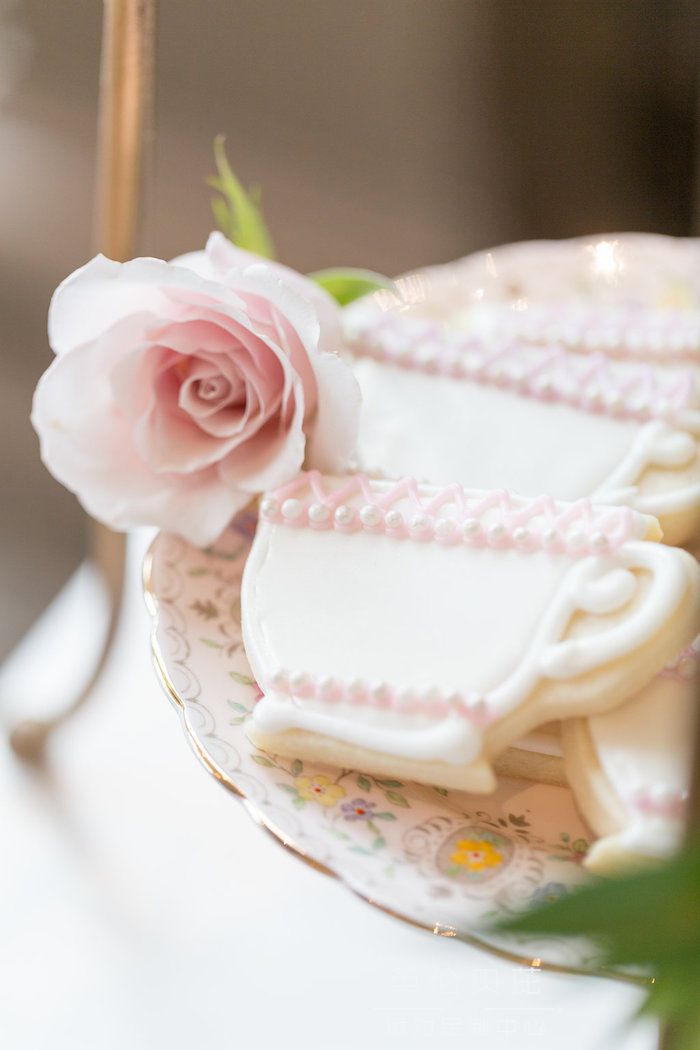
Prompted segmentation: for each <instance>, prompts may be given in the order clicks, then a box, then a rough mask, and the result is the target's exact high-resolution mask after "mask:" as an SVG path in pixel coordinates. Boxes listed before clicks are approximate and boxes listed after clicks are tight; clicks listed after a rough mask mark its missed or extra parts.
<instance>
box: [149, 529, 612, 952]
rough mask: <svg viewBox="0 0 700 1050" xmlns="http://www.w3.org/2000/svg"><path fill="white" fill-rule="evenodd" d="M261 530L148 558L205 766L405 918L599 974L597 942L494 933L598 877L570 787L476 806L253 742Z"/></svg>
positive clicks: (161, 648) (170, 669) (511, 793)
mask: <svg viewBox="0 0 700 1050" xmlns="http://www.w3.org/2000/svg"><path fill="white" fill-rule="evenodd" d="M254 527H255V519H254V518H253V517H252V516H251V515H243V516H241V517H239V518H238V519H237V520H236V521H235V522H234V524H233V525H232V526H231V527H230V528H229V529H228V530H227V532H226V533H225V534H224V535H223V537H222V538H221V540H220V541H219V542H218V543H217V545H216V546H214V547H212V548H209V549H207V550H204V551H202V550H198V549H196V548H194V547H191V546H189V545H188V544H187V543H185V542H184V541H183V540H181V539H178V538H175V537H173V536H171V535H167V534H164V533H161V534H160V535H159V536H158V537H157V538H156V540H155V541H154V543H153V545H152V547H151V549H150V551H149V553H148V556H147V559H146V565H145V590H146V600H147V604H148V608H149V611H150V612H151V614H152V616H153V631H152V643H153V653H154V658H155V662H156V667H157V670H158V672H159V676H160V679H161V681H162V683H163V685H164V687H165V689H166V691H167V693H168V695H169V696H170V698H171V699H172V700H173V701H174V703H175V704H176V706H177V707H178V709H179V711H180V714H181V718H182V723H183V727H184V729H185V731H186V733H187V735H188V736H189V738H190V740H191V742H192V744H193V746H194V750H195V752H196V754H197V755H198V756H199V758H200V759H201V761H202V763H203V764H204V766H205V767H206V768H207V769H208V770H209V772H210V773H211V774H212V775H213V776H214V777H215V778H216V779H217V780H219V781H220V782H221V783H223V784H224V785H225V786H227V787H228V788H229V789H230V790H231V791H232V792H234V793H235V794H236V795H237V796H239V797H240V798H241V799H242V800H244V801H245V804H246V807H247V809H248V811H249V812H250V813H251V815H252V816H253V817H254V819H256V820H257V821H258V822H259V823H260V824H261V825H262V826H264V827H265V828H267V829H268V830H269V831H270V832H272V834H273V835H274V836H276V837H277V838H278V839H279V841H280V842H281V843H282V844H284V845H285V846H287V847H288V848H290V849H292V850H293V851H294V852H296V853H297V854H298V855H299V856H300V857H301V858H302V859H304V860H306V861H307V862H309V863H310V864H311V865H312V866H313V867H315V868H317V869H318V870H321V871H323V872H325V873H327V874H331V875H334V876H336V877H337V878H339V879H340V880H341V881H342V882H343V883H345V885H346V886H347V887H348V888H349V889H351V890H353V891H354V892H355V893H357V894H358V895H359V896H360V897H362V898H363V899H365V900H366V901H368V902H369V903H371V904H374V905H376V906H378V907H380V908H382V909H383V910H385V911H387V912H389V913H390V914H392V915H393V916H395V917H398V918H402V919H404V920H406V921H408V922H410V923H413V924H415V925H417V926H420V927H423V928H425V929H427V930H429V931H431V932H433V933H435V934H439V935H441V936H446V937H457V938H459V939H463V940H465V941H468V942H470V943H475V944H478V945H480V946H483V947H485V948H488V949H490V950H493V951H495V952H498V953H499V954H502V955H505V956H508V957H510V958H513V959H515V960H517V961H519V962H521V963H524V964H526V965H530V966H542V967H553V968H564V969H567V970H588V971H590V970H596V953H595V950H594V948H593V947H592V946H591V945H590V944H582V943H581V942H580V941H573V940H567V939H564V938H561V939H558V940H549V941H546V942H542V941H539V942H538V941H535V940H533V939H530V938H528V939H518V940H514V939H512V938H511V939H509V940H507V941H506V940H504V939H503V938H497V937H496V936H495V935H493V934H492V933H490V932H489V931H488V926H489V923H490V922H491V921H492V920H493V919H494V918H496V917H497V916H500V915H504V914H505V915H507V914H510V913H513V912H515V911H517V910H519V909H522V908H523V907H526V906H527V905H528V904H530V903H534V902H538V901H542V900H547V899H552V898H555V897H558V896H560V895H562V894H564V893H567V892H568V891H569V890H570V888H571V887H573V886H575V885H577V884H580V883H581V882H582V881H584V880H585V879H587V878H589V877H590V876H588V875H587V874H586V873H585V871H584V870H583V869H582V868H581V866H580V861H581V859H582V857H583V856H584V855H585V852H586V850H587V848H588V845H589V839H590V832H589V830H588V829H587V828H586V826H585V825H584V824H583V822H582V820H581V818H580V817H579V815H578V814H577V812H576V809H575V806H574V802H573V799H572V796H571V793H570V792H569V791H568V790H567V789H566V788H563V787H553V786H548V785H544V784H534V783H529V782H525V781H519V780H512V779H505V778H503V779H501V780H500V782H499V787H498V790H497V791H496V792H495V794H493V795H467V794H463V793H460V792H457V791H447V790H445V789H444V788H439V787H426V786H423V785H419V784H413V783H406V782H402V781H400V780H397V779H390V778H377V777H374V776H369V775H367V774H365V773H363V772H362V771H359V770H351V769H335V768H328V767H323V766H319V765H313V764H310V763H308V762H302V761H301V759H298V758H297V759H287V758H281V757H279V756H276V755H270V754H266V753H263V752H262V751H260V750H258V749H257V748H256V747H254V746H253V744H251V743H250V741H249V740H248V738H247V736H246V720H247V718H248V716H249V714H250V712H251V710H252V707H253V705H254V704H255V702H256V700H257V697H258V695H259V692H258V689H257V686H256V683H255V682H254V681H253V679H252V678H251V676H250V671H249V668H248V665H247V662H246V655H245V651H244V648H243V643H242V641H241V627H240V603H239V592H240V581H241V574H242V570H243V566H244V564H245V560H246V557H247V553H248V550H249V547H250V543H251V539H252V533H253V530H254ZM597 972H600V971H597Z"/></svg>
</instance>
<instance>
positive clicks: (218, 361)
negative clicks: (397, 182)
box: [32, 234, 359, 546]
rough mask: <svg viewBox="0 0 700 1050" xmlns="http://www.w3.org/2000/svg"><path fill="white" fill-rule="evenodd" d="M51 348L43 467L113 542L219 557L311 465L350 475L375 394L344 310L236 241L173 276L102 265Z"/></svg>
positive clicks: (65, 308) (67, 312) (211, 246)
mask: <svg viewBox="0 0 700 1050" xmlns="http://www.w3.org/2000/svg"><path fill="white" fill-rule="evenodd" d="M49 340H50V342H51V346H52V348H53V350H54V351H55V353H56V358H55V360H54V361H53V363H52V365H51V367H50V368H49V369H48V370H47V371H46V373H45V374H44V375H43V376H42V378H41V380H40V382H39V384H38V386H37V389H36V393H35V396H34V409H33V413H32V422H33V423H34V427H35V428H36V430H37V432H38V434H39V436H40V438H41V453H42V458H43V460H44V463H45V464H46V466H47V467H48V469H49V470H50V471H51V473H52V474H53V475H54V476H55V477H56V478H58V480H59V481H61V482H62V483H63V484H64V485H65V486H66V487H67V488H69V489H71V490H72V491H73V492H75V493H76V494H77V496H78V498H79V499H80V501H81V503H82V504H83V506H84V507H85V509H86V510H87V511H88V512H89V513H90V514H92V515H93V517H95V518H98V519H99V520H100V521H103V522H105V523H106V524H108V525H110V526H112V527H113V528H116V529H127V528H131V527H133V526H137V525H157V526H158V527H159V528H163V529H167V530H169V531H171V532H177V533H179V534H180V535H182V536H184V537H185V538H186V539H188V540H189V541H190V542H191V543H194V544H197V545H200V546H204V545H206V544H208V543H211V542H212V541H213V540H214V539H216V537H217V536H218V535H219V534H220V533H221V532H222V530H223V529H224V528H225V526H226V525H227V524H228V522H229V520H230V519H231V517H232V516H233V515H234V514H235V513H236V512H237V511H238V510H240V509H241V508H242V507H243V506H245V504H246V503H248V502H249V501H250V499H251V498H252V497H253V496H255V495H256V494H257V493H259V492H262V491H263V490H265V489H267V488H274V487H276V486H278V485H281V484H284V482H285V481H287V480H289V479H291V478H292V477H293V476H294V475H295V474H296V473H297V471H298V470H299V469H300V468H301V466H302V464H303V463H304V460H305V459H306V462H307V465H311V466H316V467H318V468H319V469H320V470H324V471H328V472H333V471H336V472H338V471H343V470H344V469H346V468H347V465H348V459H349V456H350V455H351V453H352V450H353V447H354V440H355V433H356V426H357V417H358V412H359V391H358V388H357V384H356V382H355V379H354V378H353V376H352V374H351V372H350V371H349V369H348V367H347V366H346V365H345V364H344V363H343V362H342V361H341V360H340V358H339V357H338V356H337V355H336V353H335V351H337V350H338V349H339V348H340V346H341V342H340V336H339V331H338V325H337V307H336V305H335V303H334V301H333V300H332V299H331V298H330V296H328V295H326V293H325V292H324V291H322V290H321V289H320V288H319V287H318V286H317V285H315V284H313V283H312V282H311V281H309V280H307V279H306V278H305V277H302V276H301V274H298V273H295V272H294V271H293V270H289V269H288V268H287V267H284V266H280V265H278V264H275V263H268V262H265V261H264V260H260V259H258V258H257V257H256V256H253V255H250V254H249V253H248V252H243V251H241V250H239V249H237V248H234V247H233V245H231V244H230V243H229V242H228V241H226V239H225V238H224V237H223V236H221V235H220V234H212V236H211V237H210V238H209V242H208V244H207V247H206V250H205V251H203V252H193V253H191V254H190V255H184V256H182V257H181V258H179V259H175V260H173V262H171V263H167V262H163V261H162V260H160V259H134V260H133V261H132V262H128V263H123V264H122V263H115V262H111V261H110V260H109V259H105V258H104V257H103V256H99V255H98V256H96V258H94V259H93V260H92V261H91V262H89V263H87V265H86V266H84V267H82V269H80V270H77V271H76V272H75V273H74V274H72V275H71V276H70V277H68V278H67V279H66V280H65V281H64V282H63V283H62V284H61V285H60V286H59V288H58V289H57V290H56V292H55V294H54V297H53V300H52V302H51V308H50V311H49Z"/></svg>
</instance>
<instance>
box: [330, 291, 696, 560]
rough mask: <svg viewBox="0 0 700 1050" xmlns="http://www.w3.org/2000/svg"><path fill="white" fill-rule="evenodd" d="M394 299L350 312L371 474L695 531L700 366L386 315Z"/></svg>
mask: <svg viewBox="0 0 700 1050" xmlns="http://www.w3.org/2000/svg"><path fill="white" fill-rule="evenodd" d="M382 301H383V300H382V299H381V296H376V297H374V298H373V299H371V300H369V301H367V302H361V303H359V304H357V306H356V307H355V308H354V309H353V308H350V310H348V311H347V314H346V331H347V340H348V345H349V348H350V350H351V360H352V361H353V366H354V370H355V374H356V376H357V379H358V381H359V383H360V387H361V390H362V409H361V416H360V434H359V441H358V459H359V466H360V468H361V469H363V470H366V471H367V472H368V473H370V474H374V475H377V476H386V477H401V476H403V475H404V474H406V473H408V472H410V473H413V474H415V475H417V476H418V477H420V478H422V479H424V480H426V481H429V482H431V483H435V484H443V483H447V482H449V481H457V482H459V483H460V484H463V485H468V486H473V487H480V488H494V487H503V488H507V489H509V490H510V491H512V492H518V493H520V494H521V495H524V496H538V495H540V494H541V493H543V492H547V493H549V494H551V495H552V496H553V497H554V498H555V499H565V500H576V499H580V498H590V499H592V500H594V501H596V502H600V503H606V504H624V505H628V506H631V507H633V508H634V509H635V510H638V511H640V512H642V513H645V514H652V515H653V516H655V517H657V518H658V519H659V522H660V524H661V527H662V530H663V533H664V540H665V542H668V543H684V542H685V541H687V540H688V539H689V538H691V537H692V536H693V535H694V533H695V530H696V528H697V527H698V525H699V524H700V445H699V439H700V383H699V381H698V377H697V374H696V370H695V369H688V368H684V367H681V366H674V367H670V368H666V367H664V368H657V367H655V366H653V365H649V364H644V363H640V362H634V361H618V360H611V359H610V358H608V357H606V356H605V355H604V354H602V353H597V354H594V355H582V354H575V353H571V352H569V351H567V350H565V349H563V348H562V347H561V346H536V345H530V344H523V343H519V344H518V343H509V342H506V343H490V342H488V341H486V340H484V339H480V338H474V337H470V336H469V337H467V336H464V335H462V334H455V333H454V332H451V331H449V330H448V329H446V328H445V327H444V326H442V325H440V323H439V322H438V321H437V320H436V319H434V318H433V319H426V318H421V317H417V316H414V315H413V314H411V313H409V314H407V315H406V314H404V313H402V312H401V311H398V310H394V309H389V310H387V311H386V312H385V313H382V312H381V309H380V306H379V304H380V303H381V302H382ZM698 374H700V373H698Z"/></svg>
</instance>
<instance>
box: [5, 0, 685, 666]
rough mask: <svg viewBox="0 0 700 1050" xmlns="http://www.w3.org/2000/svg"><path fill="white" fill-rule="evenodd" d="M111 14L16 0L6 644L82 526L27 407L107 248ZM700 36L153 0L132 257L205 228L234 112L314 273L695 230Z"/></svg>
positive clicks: (578, 11)
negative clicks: (102, 194) (103, 198)
mask: <svg viewBox="0 0 700 1050" xmlns="http://www.w3.org/2000/svg"><path fill="white" fill-rule="evenodd" d="M100 26H101V4H100V2H99V0H61V2H60V3H47V0H0V230H1V231H2V236H1V237H0V268H1V272H2V278H1V279H0V318H1V323H0V352H1V353H2V360H3V383H2V389H1V390H0V397H1V398H2V403H1V405H0V419H1V420H2V449H3V459H4V465H3V471H2V479H3V500H2V507H3V513H2V515H0V573H1V576H0V578H1V579H2V580H3V584H4V586H3V592H4V596H3V597H2V599H0V601H1V602H2V605H1V606H0V654H1V653H2V652H4V651H7V650H8V649H9V647H10V646H11V645H12V643H13V642H14V641H15V640H16V639H17V638H19V637H20V636H21V634H22V633H23V631H24V629H25V628H26V627H27V626H28V624H29V623H30V622H31V621H32V619H33V618H34V617H35V615H36V614H37V613H38V612H39V611H40V610H41V608H43V606H44V605H45V604H46V601H47V600H48V598H49V597H50V595H51V594H52V593H54V592H55V591H56V589H57V588H58V587H59V586H60V584H61V582H62V581H63V580H64V579H65V578H66V576H67V575H68V572H69V570H70V568H71V567H72V566H73V564H75V562H76V561H77V560H78V558H79V556H80V552H81V550H82V545H83V538H84V537H83V534H84V529H83V520H82V515H81V513H80V511H79V508H78V506H77V504H76V503H75V501H74V500H73V499H72V497H70V496H69V495H67V494H66V493H63V492H62V491H61V490H60V488H59V487H58V486H57V485H56V484H55V483H53V482H52V481H51V479H50V478H49V477H48V475H47V474H46V472H45V471H44V470H43V468H42V466H41V464H40V462H39V458H38V455H37V441H36V439H35V437H34V434H33V431H32V429H31V427H30V425H29V423H28V414H29V406H30V399H31V393H32V389H33V387H34V384H35V382H36V380H37V378H38V376H39V374H40V373H41V371H42V370H43V369H44V368H45V367H46V365H47V363H48V361H49V356H50V355H49V351H48V348H47V344H46V311H47V306H48V302H49V298H50V295H51V292H52V290H53V288H54V287H55V286H56V284H57V283H58V282H59V281H60V280H61V279H62V278H63V277H64V276H65V275H66V274H68V273H69V272H70V271H71V270H73V269H74V268H75V267H77V266H78V265H80V264H81V263H83V262H84V261H86V260H87V259H88V258H89V257H90V256H91V254H93V249H92V244H91V222H92V204H91V202H92V191H93V162H94V146H95V125H96V103H97V80H98V61H99V45H100ZM699 39H700V5H698V3H697V0H664V3H663V4H660V3H658V0H536V2H535V0H379V2H378V0H352V2H351V3H348V2H347V0H236V2H232V0H207V3H206V4H204V5H203V4H199V3H192V2H188V0H162V2H161V4H160V12H159V31H158V48H157V51H158V53H157V83H158V87H157V98H156V102H155V137H154V142H153V145H152V149H151V159H150V165H149V170H148V173H147V177H146V186H145V191H146V194H145V207H144V224H143V236H142V243H141V252H142V253H143V254H150V255H157V256H161V257H165V258H167V257H169V256H172V255H175V254H177V253H180V252H183V251H187V250H191V249H193V248H195V247H199V246H200V245H202V244H203V242H204V240H205V238H206V234H207V232H208V231H209V229H210V227H211V226H212V221H211V218H210V211H209V199H208V192H207V190H206V187H205V186H204V184H203V178H204V176H205V175H206V174H207V173H208V172H209V171H210V169H211V168H212V158H211V145H212V140H213V138H214V136H215V135H216V134H217V133H218V132H224V133H225V134H226V136H227V142H228V150H229V155H230V158H231V160H232V162H233V165H234V167H235V169H236V170H237V172H238V173H239V174H240V175H241V177H242V178H243V180H244V182H247V183H255V184H258V185H260V186H262V188H263V191H264V199H265V206H266V212H267V216H268V220H269V223H270V225H271V228H272V230H273V233H274V236H275V240H276V243H277V246H278V250H279V253H280V256H281V257H282V258H283V259H284V261H286V262H288V263H290V264H291V265H293V266H296V267H298V268H300V269H302V270H310V269H316V268H319V267H322V266H327V265H331V264H349V265H361V266H368V267H371V268H373V269H376V270H380V271H382V272H385V273H387V274H395V273H398V272H401V271H404V270H407V269H409V268H411V267H414V266H417V265H420V264H423V263H431V262H438V261H447V260H449V259H451V258H455V257H458V256H460V255H464V254H466V253H468V252H471V251H474V250H475V249H479V248H483V247H486V246H489V245H494V244H498V243H501V242H505V241H511V240H518V239H523V238H534V237H565V236H570V235H575V234H581V233H588V232H603V231H613V230H657V231H660V232H665V233H670V234H677V235H688V234H691V233H692V232H693V230H694V222H695V215H696V211H697V181H696V179H695V162H696V145H697V124H698V94H697V77H698V54H699V47H698V40H699Z"/></svg>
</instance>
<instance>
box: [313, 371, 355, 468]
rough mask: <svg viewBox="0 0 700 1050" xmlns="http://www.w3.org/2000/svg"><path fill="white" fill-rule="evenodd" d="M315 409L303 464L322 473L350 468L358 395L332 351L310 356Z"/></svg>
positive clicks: (353, 452)
mask: <svg viewBox="0 0 700 1050" xmlns="http://www.w3.org/2000/svg"><path fill="white" fill-rule="evenodd" d="M314 369H315V372H316V382H317V384H318V408H317V414H316V419H315V420H314V427H313V431H312V433H311V436H310V438H309V441H308V445H307V457H306V466H307V467H309V468H313V467H315V468H316V470H320V471H322V472H324V473H326V474H343V473H345V472H346V471H347V470H350V469H351V468H352V467H353V459H354V456H355V453H356V449H357V432H358V426H359V420H360V405H361V401H362V395H361V393H360V387H359V384H358V382H357V380H356V379H355V376H354V374H353V372H352V371H351V369H350V368H349V367H348V365H347V364H346V363H345V361H343V360H342V359H341V358H340V357H338V356H337V355H336V354H321V355H320V356H319V357H317V358H315V359H314Z"/></svg>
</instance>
